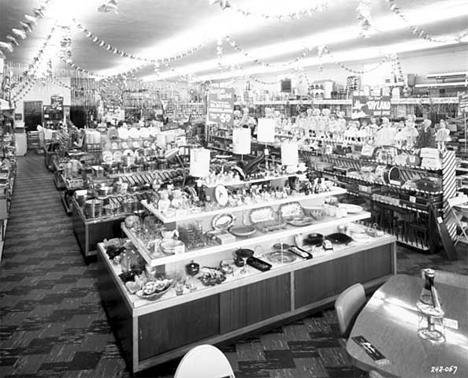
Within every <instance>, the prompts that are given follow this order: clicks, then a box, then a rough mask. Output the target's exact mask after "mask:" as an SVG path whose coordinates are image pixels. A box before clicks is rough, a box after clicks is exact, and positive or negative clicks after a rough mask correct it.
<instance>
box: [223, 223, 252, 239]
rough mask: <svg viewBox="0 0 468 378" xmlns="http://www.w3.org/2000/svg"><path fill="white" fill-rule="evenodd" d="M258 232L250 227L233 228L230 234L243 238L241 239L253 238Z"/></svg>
mask: <svg viewBox="0 0 468 378" xmlns="http://www.w3.org/2000/svg"><path fill="white" fill-rule="evenodd" d="M256 231H257V230H256V229H255V227H254V226H248V225H244V226H233V227H231V228H230V229H229V232H230V233H231V234H233V235H234V236H238V237H241V238H245V237H248V236H251V235H253V234H255V232H256Z"/></svg>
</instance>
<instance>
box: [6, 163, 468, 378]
mask: <svg viewBox="0 0 468 378" xmlns="http://www.w3.org/2000/svg"><path fill="white" fill-rule="evenodd" d="M457 251H458V254H459V256H460V260H458V261H449V260H447V259H446V258H445V257H444V256H441V255H440V254H422V253H420V252H417V251H413V250H409V249H406V248H404V247H401V246H399V247H398V257H397V272H398V273H403V274H409V275H414V276H419V275H420V270H421V269H422V268H429V267H430V268H433V269H437V270H445V271H449V272H454V273H458V274H464V275H468V250H467V245H466V244H463V243H459V244H458V245H457ZM96 275H97V267H96V263H90V264H88V265H87V264H86V263H85V262H84V260H83V256H82V254H81V252H80V248H79V245H78V244H77V241H76V239H75V236H74V234H73V229H72V221H71V219H70V218H69V217H67V215H66V214H65V212H64V211H63V208H62V203H61V200H60V194H59V192H57V190H56V189H55V187H54V184H53V180H52V174H51V173H50V172H49V171H47V169H46V167H45V165H44V158H43V156H40V155H35V154H28V155H27V156H24V157H19V158H18V176H17V181H16V187H15V191H14V195H13V200H12V207H11V217H10V219H9V220H8V229H7V234H6V240H5V249H4V252H3V256H2V262H1V268H0V279H1V282H2V284H1V285H0V298H1V299H0V301H1V302H0V303H1V304H0V353H1V357H2V358H1V361H2V362H1V365H0V376H1V377H2V378H8V377H102V378H107V377H109V378H111V377H130V376H131V375H130V373H129V372H128V370H127V369H126V366H125V362H124V359H123V358H122V357H121V354H120V351H119V349H118V346H117V344H116V340H115V338H114V336H113V334H112V332H111V329H110V326H109V324H108V321H107V318H106V315H105V313H104V310H103V307H102V305H101V301H100V296H99V291H98V287H97V279H96ZM220 348H221V350H222V351H223V352H224V354H225V355H226V356H227V357H228V359H229V361H230V363H231V366H232V367H233V370H234V372H235V375H236V377H237V378H244V377H258V378H262V377H268V378H271V377H282V378H283V377H300V378H302V377H304V378H305V377H306V376H305V375H304V373H305V371H306V370H307V371H309V372H313V376H315V377H353V376H359V375H360V371H358V370H357V369H356V368H354V367H353V366H352V364H351V361H350V359H349V357H348V355H347V353H346V350H345V342H344V341H343V339H341V337H340V334H339V329H338V325H337V319H336V314H335V311H334V310H333V309H327V310H324V311H321V312H317V313H314V314H313V315H310V316H308V317H305V318H302V319H300V320H297V321H295V322H293V323H289V324H284V325H282V326H281V327H277V328H274V329H269V330H267V331H265V332H263V333H258V332H257V333H254V334H251V335H250V336H249V337H248V338H245V337H244V338H243V339H239V340H237V341H236V342H234V343H230V344H224V345H221V346H220ZM178 362H179V360H174V361H171V362H169V363H166V364H164V365H160V366H158V367H156V368H152V369H148V370H145V371H143V372H140V373H138V374H136V376H138V377H172V376H173V375H174V372H175V369H176V368H177V364H178ZM304 367H307V369H304ZM309 377H310V373H308V375H307V378H309Z"/></svg>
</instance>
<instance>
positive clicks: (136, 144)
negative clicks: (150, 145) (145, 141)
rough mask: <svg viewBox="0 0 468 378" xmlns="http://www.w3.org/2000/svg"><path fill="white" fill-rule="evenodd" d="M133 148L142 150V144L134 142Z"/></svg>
mask: <svg viewBox="0 0 468 378" xmlns="http://www.w3.org/2000/svg"><path fill="white" fill-rule="evenodd" d="M132 146H133V148H140V143H138V142H133V144H132Z"/></svg>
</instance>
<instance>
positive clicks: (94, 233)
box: [71, 198, 127, 261]
mask: <svg viewBox="0 0 468 378" xmlns="http://www.w3.org/2000/svg"><path fill="white" fill-rule="evenodd" d="M71 203H72V206H71V207H72V221H73V232H74V233H75V236H76V240H77V241H78V244H79V245H80V248H81V253H82V254H83V256H84V258H85V260H86V261H87V260H88V259H89V258H90V257H92V256H96V248H97V243H99V242H100V241H102V240H104V239H105V238H114V237H118V236H120V235H121V234H122V232H121V230H120V224H121V222H122V220H123V219H125V217H126V216H127V214H119V215H117V216H113V217H107V218H104V217H103V218H96V219H87V218H86V217H85V216H84V214H83V211H82V209H81V208H80V206H79V205H78V203H77V202H76V200H75V199H74V198H73V199H72V202H71Z"/></svg>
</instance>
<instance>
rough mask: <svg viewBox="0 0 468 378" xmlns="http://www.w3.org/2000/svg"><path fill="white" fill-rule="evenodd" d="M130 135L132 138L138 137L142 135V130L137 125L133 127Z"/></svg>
mask: <svg viewBox="0 0 468 378" xmlns="http://www.w3.org/2000/svg"><path fill="white" fill-rule="evenodd" d="M128 135H129V137H130V138H132V139H138V138H139V137H140V131H139V130H138V129H137V128H136V127H133V128H131V129H130V131H129V132H128Z"/></svg>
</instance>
